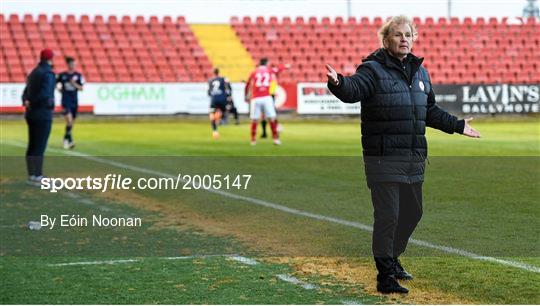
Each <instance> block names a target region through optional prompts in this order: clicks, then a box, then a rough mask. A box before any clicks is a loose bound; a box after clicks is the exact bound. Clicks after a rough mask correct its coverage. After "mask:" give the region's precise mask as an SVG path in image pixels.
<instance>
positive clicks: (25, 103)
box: [24, 100, 30, 110]
mask: <svg viewBox="0 0 540 306" xmlns="http://www.w3.org/2000/svg"><path fill="white" fill-rule="evenodd" d="M24 108H26V110H30V101H28V100H25V101H24Z"/></svg>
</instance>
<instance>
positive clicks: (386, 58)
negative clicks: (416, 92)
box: [362, 48, 424, 70]
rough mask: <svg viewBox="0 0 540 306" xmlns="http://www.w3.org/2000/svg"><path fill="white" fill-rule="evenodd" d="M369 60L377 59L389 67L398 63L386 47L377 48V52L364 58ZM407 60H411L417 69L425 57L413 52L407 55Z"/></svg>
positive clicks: (364, 60) (365, 60)
mask: <svg viewBox="0 0 540 306" xmlns="http://www.w3.org/2000/svg"><path fill="white" fill-rule="evenodd" d="M367 61H376V62H379V63H381V64H383V65H385V66H387V67H396V66H397V64H396V63H395V62H394V60H393V57H392V55H390V53H389V52H388V51H387V50H386V49H384V48H380V49H377V50H376V51H375V52H373V53H371V54H370V55H368V56H367V57H366V58H364V59H363V60H362V62H367ZM406 61H409V62H410V63H411V64H412V65H413V67H414V68H415V70H416V69H418V67H420V66H421V65H422V62H423V61H424V58H423V57H418V56H416V55H414V54H412V53H409V54H408V55H407V58H406ZM397 68H398V69H400V68H401V67H399V66H397Z"/></svg>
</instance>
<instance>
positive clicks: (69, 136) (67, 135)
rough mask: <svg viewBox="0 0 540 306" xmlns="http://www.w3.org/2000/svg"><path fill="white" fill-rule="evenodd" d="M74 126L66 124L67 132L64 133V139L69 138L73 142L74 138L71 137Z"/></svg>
mask: <svg viewBox="0 0 540 306" xmlns="http://www.w3.org/2000/svg"><path fill="white" fill-rule="evenodd" d="M72 128H73V126H71V125H66V133H65V134H64V139H67V141H69V142H73V138H72V137H71V129H72Z"/></svg>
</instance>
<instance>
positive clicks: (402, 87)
mask: <svg viewBox="0 0 540 306" xmlns="http://www.w3.org/2000/svg"><path fill="white" fill-rule="evenodd" d="M379 37H380V40H381V45H382V48H380V49H378V50H376V51H375V52H373V53H372V54H370V55H369V56H368V57H367V58H365V59H364V60H363V62H362V64H361V65H360V66H359V67H358V69H357V70H356V73H355V74H354V75H352V76H348V77H346V76H342V75H340V74H338V73H337V72H336V71H335V70H334V69H333V68H332V66H330V65H326V68H327V70H328V73H327V76H328V88H329V89H330V91H331V92H332V93H333V94H334V95H335V96H336V97H337V98H339V99H340V100H341V101H343V102H345V103H355V102H359V101H360V102H361V105H362V113H361V120H362V147H363V156H364V167H365V173H366V179H367V184H368V187H369V188H370V191H371V198H372V203H373V207H374V224H373V237H372V239H373V240H372V250H373V256H374V259H375V264H376V266H377V270H378V272H379V273H378V275H377V290H378V291H379V292H382V293H407V292H408V290H407V289H406V288H404V287H402V286H401V285H400V284H399V283H398V281H397V280H410V279H412V278H413V277H412V275H411V274H409V273H408V272H407V271H405V269H403V267H402V266H401V263H400V261H399V259H398V258H399V256H400V255H401V254H402V253H403V252H404V251H405V248H406V247H407V242H408V240H409V238H410V237H411V235H412V233H413V231H414V229H415V228H416V225H417V224H418V222H419V221H420V218H421V216H422V183H423V181H424V168H425V160H426V157H427V141H426V137H425V132H426V127H432V128H436V129H439V130H441V131H443V132H446V133H449V134H452V133H454V132H457V133H460V134H463V135H466V136H469V137H475V138H477V137H480V133H478V131H476V130H475V129H473V128H472V127H471V126H470V125H469V121H470V120H472V118H469V119H465V120H458V118H457V117H455V116H453V115H451V114H449V113H447V112H446V111H444V110H442V109H441V108H439V107H438V106H437V105H436V103H435V93H434V92H433V88H432V86H431V79H430V77H429V74H428V72H427V70H426V69H425V68H424V67H423V66H422V61H423V58H420V57H417V56H415V55H414V54H412V53H411V50H412V48H413V43H414V41H415V39H416V37H417V31H416V27H415V25H414V24H413V23H412V21H411V20H410V19H409V18H407V17H405V16H396V17H393V18H391V19H389V20H388V21H387V22H386V23H384V24H383V26H382V27H381V29H380V30H379Z"/></svg>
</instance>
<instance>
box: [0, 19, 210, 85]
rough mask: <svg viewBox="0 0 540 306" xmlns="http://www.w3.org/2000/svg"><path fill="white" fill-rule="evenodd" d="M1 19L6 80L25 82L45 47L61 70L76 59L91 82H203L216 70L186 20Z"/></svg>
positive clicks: (2, 73) (1, 73)
mask: <svg viewBox="0 0 540 306" xmlns="http://www.w3.org/2000/svg"><path fill="white" fill-rule="evenodd" d="M0 16H1V17H0V18H1V19H0V22H1V36H2V40H1V52H2V54H1V57H2V64H1V65H0V77H1V80H2V82H23V81H24V80H25V76H26V74H27V73H28V72H29V71H30V70H31V69H32V68H33V67H34V66H35V65H36V60H37V58H38V54H39V51H40V50H41V49H43V48H44V47H48V48H51V49H53V50H54V51H55V53H56V56H57V60H55V62H54V64H55V70H56V71H61V70H63V69H65V68H66V67H65V63H64V61H63V60H62V57H63V56H73V57H75V58H76V59H77V61H78V65H79V69H80V70H81V71H82V72H83V73H84V75H85V77H86V79H87V81H90V82H189V81H193V82H201V81H206V80H207V78H208V77H209V76H210V73H211V70H212V65H211V64H210V62H209V60H208V58H207V56H206V55H205V52H204V50H203V49H202V48H201V47H200V46H199V44H198V43H197V40H196V38H195V36H194V35H193V33H192V31H191V30H190V28H189V26H188V24H187V23H186V22H185V19H184V18H183V17H178V18H177V19H176V20H172V19H171V18H170V17H165V18H164V19H163V20H162V21H159V20H158V19H157V18H156V17H151V18H149V20H145V19H144V18H143V17H141V16H139V17H136V18H135V19H134V20H132V19H131V18H130V17H128V16H124V17H122V18H121V19H120V20H118V19H117V17H115V16H110V17H108V18H107V19H105V18H104V17H103V16H96V17H95V18H94V20H90V18H89V16H86V15H82V16H81V17H80V19H79V20H76V18H75V16H73V15H68V16H67V17H66V18H65V19H62V18H61V16H59V15H53V16H52V17H51V18H50V19H48V18H47V16H45V15H39V16H38V18H37V20H34V18H33V17H32V16H31V15H24V16H23V17H22V20H21V19H20V18H19V16H18V15H10V16H9V17H8V18H7V20H5V17H4V15H0Z"/></svg>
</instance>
